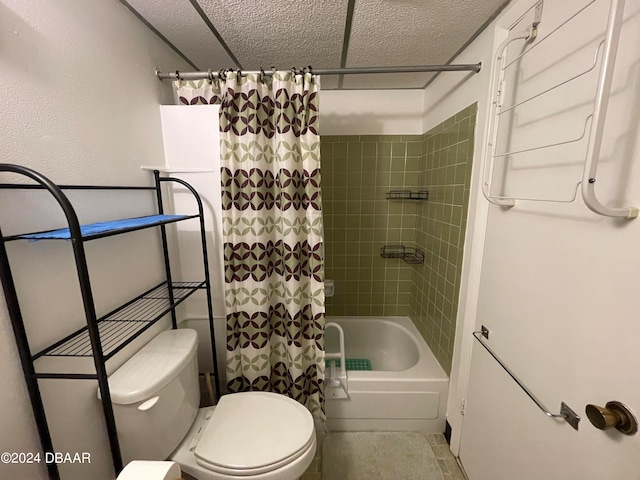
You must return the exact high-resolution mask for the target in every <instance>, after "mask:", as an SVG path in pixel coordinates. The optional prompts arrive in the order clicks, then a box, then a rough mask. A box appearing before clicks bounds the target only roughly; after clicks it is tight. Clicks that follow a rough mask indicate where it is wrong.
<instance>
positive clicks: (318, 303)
mask: <svg viewBox="0 0 640 480" xmlns="http://www.w3.org/2000/svg"><path fill="white" fill-rule="evenodd" d="M181 84H182V88H179V90H178V93H179V97H180V102H181V103H184V104H198V103H200V104H204V103H214V102H216V101H217V100H218V99H221V102H222V105H221V108H220V134H221V138H220V151H221V152H220V159H221V173H222V209H223V215H222V222H223V236H224V270H225V282H226V284H225V300H226V307H227V368H226V371H227V387H228V389H229V391H231V392H239V391H248V390H262V391H272V392H277V393H282V394H286V395H288V396H290V397H291V398H294V399H296V400H297V401H299V402H300V403H302V404H304V405H306V406H307V408H308V409H309V410H310V411H311V413H313V414H314V416H316V417H318V418H321V419H323V418H324V394H323V386H324V385H323V383H324V287H323V281H324V254H323V243H322V242H323V238H322V237H323V235H322V234H323V229H322V211H321V195H320V138H319V136H318V92H319V85H318V79H317V78H316V77H314V76H312V75H311V74H310V73H294V72H281V71H278V72H274V73H273V75H272V76H271V75H269V76H263V75H253V74H248V75H242V76H240V75H238V74H237V73H235V72H229V73H227V74H226V78H223V79H221V80H217V81H214V82H212V83H210V82H206V81H200V82H197V83H196V82H181Z"/></svg>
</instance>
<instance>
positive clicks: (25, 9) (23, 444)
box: [0, 0, 188, 479]
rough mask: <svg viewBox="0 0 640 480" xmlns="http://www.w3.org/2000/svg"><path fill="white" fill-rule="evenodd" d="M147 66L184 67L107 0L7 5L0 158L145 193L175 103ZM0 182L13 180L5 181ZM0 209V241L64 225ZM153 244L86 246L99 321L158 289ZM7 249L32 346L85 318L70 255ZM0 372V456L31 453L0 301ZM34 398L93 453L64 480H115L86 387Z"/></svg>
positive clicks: (26, 199) (58, 248)
mask: <svg viewBox="0 0 640 480" xmlns="http://www.w3.org/2000/svg"><path fill="white" fill-rule="evenodd" d="M156 67H158V68H160V69H161V70H170V69H172V68H173V69H175V68H181V69H182V68H188V66H187V65H186V64H184V62H183V61H182V60H181V59H180V58H179V57H178V56H177V55H175V54H174V53H173V52H172V51H171V50H170V49H169V48H168V47H166V46H165V45H164V44H163V43H162V42H161V41H160V40H158V39H157V38H156V37H155V36H154V35H153V34H152V33H151V32H149V31H148V30H147V29H146V27H144V26H143V25H142V24H141V23H140V22H139V21H138V20H137V19H136V18H135V17H134V16H132V15H131V13H130V12H129V11H128V10H127V9H126V8H125V7H124V6H122V5H121V4H119V3H118V2H116V1H101V0H91V1H81V2H79V1H74V0H58V1H55V2H50V1H29V2H24V1H20V0H3V1H2V2H0V71H1V72H2V73H0V89H1V90H2V92H3V94H2V96H1V100H0V102H1V103H2V109H1V112H2V121H1V122H0V158H1V159H2V161H3V162H8V163H18V164H22V165H26V166H29V167H31V168H34V169H36V170H39V171H40V172H42V173H44V174H45V175H47V176H49V177H50V178H51V179H53V180H54V181H56V182H60V183H80V184H89V183H95V184H129V185H141V184H145V185H149V184H151V181H150V175H149V174H148V173H146V172H141V171H140V170H139V165H141V164H145V163H147V164H148V163H157V162H161V161H162V158H163V148H162V136H161V129H160V119H159V114H158V104H159V103H162V102H170V101H171V92H170V91H168V89H167V87H168V85H162V84H160V82H158V81H157V80H156V78H155V76H154V74H153V72H154V69H155V68H156ZM1 180H2V181H12V182H13V181H20V180H19V178H18V177H16V176H5V175H2V178H1ZM70 196H71V198H72V201H74V203H75V204H76V206H77V207H78V209H79V212H80V216H81V219H82V220H85V221H91V220H98V219H110V218H115V217H118V216H121V215H123V214H125V213H124V212H127V213H126V215H129V214H133V215H137V214H145V213H147V212H148V211H150V210H151V209H152V207H153V202H152V201H150V200H148V201H144V200H143V199H142V197H141V196H140V195H139V194H136V195H132V196H131V195H130V196H123V197H117V198H116V197H115V196H100V195H97V194H92V195H80V194H72V195H70ZM10 197H11V198H13V199H14V200H10ZM0 205H1V206H2V207H1V208H0V224H1V225H2V228H3V232H4V233H5V234H10V233H18V232H20V231H28V230H30V229H32V228H37V229H43V228H47V227H50V226H59V225H61V223H62V216H61V215H60V213H59V209H57V208H55V207H54V206H52V201H51V200H50V199H48V198H46V197H45V196H44V195H41V194H37V193H34V192H30V193H28V194H25V193H21V192H12V193H11V194H3V196H2V198H1V200H0ZM20 205H21V206H22V208H20ZM150 243H151V244H152V245H157V235H155V234H146V233H136V234H132V235H128V236H126V237H114V238H112V239H105V240H98V241H96V242H93V243H89V244H88V245H87V252H88V258H89V264H90V265H89V266H90V269H91V273H92V283H93V286H94V291H95V292H96V303H97V306H98V312H99V314H100V313H105V312H106V311H108V310H109V309H110V308H113V307H115V306H116V305H117V304H118V303H120V302H121V301H123V300H124V299H126V298H128V297H130V296H132V294H136V293H139V292H140V291H142V289H144V288H145V287H148V286H150V284H152V283H153V282H156V281H159V280H160V277H161V269H160V263H159V259H160V257H159V256H158V255H157V254H156V253H154V252H153V248H150V247H149V246H148V245H149V244H150ZM8 249H9V255H10V259H11V261H12V266H13V269H14V275H15V280H16V283H17V285H18V289H19V295H20V298H21V304H22V307H23V313H24V316H25V319H26V320H25V323H26V324H27V329H28V332H29V334H30V337H31V338H32V339H33V350H35V351H37V350H38V348H41V347H43V346H44V345H46V344H47V342H49V341H51V340H53V339H55V338H58V337H59V336H61V334H66V333H68V332H70V331H72V330H73V329H74V328H78V327H80V326H81V325H82V322H83V315H82V308H81V304H80V301H79V293H78V290H77V280H76V279H75V276H74V272H73V264H72V258H71V255H70V251H71V249H70V247H69V245H68V244H65V243H64V242H63V243H62V244H56V245H53V244H51V243H46V244H45V243H36V244H27V243H26V242H13V243H11V244H9V245H8ZM0 365H1V367H2V375H1V377H0V405H1V406H2V408H1V409H0V432H2V434H1V435H0V451H8V452H30V451H31V452H33V451H37V450H38V449H39V440H38V437H37V433H36V430H35V424H34V421H33V419H32V414H31V410H30V408H31V407H30V403H29V400H28V397H27V394H26V388H25V386H24V380H23V377H22V371H21V368H20V364H19V360H18V356H17V352H16V348H15V345H14V340H13V333H12V331H11V327H10V322H9V318H8V316H7V311H6V307H5V303H4V302H0ZM43 383H46V384H52V383H54V382H51V381H48V382H43ZM89 384H91V385H89ZM44 388H45V390H47V391H46V393H45V396H47V398H46V401H48V402H47V403H48V405H52V404H56V405H55V406H52V408H51V410H52V412H53V413H55V414H56V416H57V418H56V419H55V421H54V422H53V423H55V424H56V425H57V426H53V429H54V430H55V432H56V433H55V438H54V444H55V445H56V447H57V448H59V449H60V450H67V451H71V452H75V451H89V452H91V453H92V460H93V462H94V463H93V465H92V466H91V467H90V468H91V470H90V473H88V471H87V470H85V469H83V468H82V467H77V466H74V467H66V468H65V469H64V470H63V473H64V472H67V473H68V472H69V471H72V474H69V475H65V476H64V477H63V478H96V479H102V478H105V479H106V478H112V472H111V468H110V463H109V462H110V459H109V461H107V460H108V455H109V454H108V447H107V446H106V443H105V440H104V437H105V433H104V430H103V428H104V427H103V421H102V420H101V418H100V417H99V415H98V416H97V417H96V414H97V413H99V410H97V409H96V408H95V405H96V404H95V394H96V384H95V382H87V383H86V384H82V382H79V383H78V382H75V383H74V382H67V381H65V382H59V383H57V384H56V385H55V386H53V388H55V389H57V390H58V391H57V392H54V391H53V388H52V387H51V386H45V387H44ZM54 397H55V398H54ZM56 399H57V400H59V401H57V402H56V401H55V400H56ZM52 412H50V413H52ZM96 437H97V440H96ZM0 477H2V478H15V479H27V478H28V479H38V478H46V471H45V468H44V465H6V464H0Z"/></svg>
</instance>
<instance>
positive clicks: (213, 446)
mask: <svg viewBox="0 0 640 480" xmlns="http://www.w3.org/2000/svg"><path fill="white" fill-rule="evenodd" d="M197 342H198V337H197V333H196V331H195V330H191V329H178V330H168V331H164V332H162V333H160V334H158V335H157V336H156V337H155V338H154V339H153V340H151V342H149V343H148V344H147V345H145V346H144V347H143V348H142V349H141V350H140V351H139V352H137V353H136V354H135V355H134V356H133V357H131V358H130V359H129V360H128V361H127V362H126V363H125V364H124V365H122V366H121V367H120V368H119V369H118V370H116V371H115V372H114V373H113V374H112V375H111V376H110V377H109V389H110V391H111V400H112V403H113V411H114V415H115V419H116V426H117V430H118V439H119V441H120V448H121V451H122V457H123V461H124V463H125V464H126V463H128V462H130V461H133V460H172V461H174V462H177V463H179V464H180V468H181V470H182V471H183V472H184V473H187V474H189V475H191V476H192V477H194V478H196V479H198V480H230V479H236V480H237V479H240V478H241V479H246V480H253V479H255V480H295V479H297V478H299V477H300V476H302V474H303V473H304V472H305V470H306V469H307V467H308V466H309V465H310V464H311V461H312V460H313V457H314V456H315V452H316V435H315V429H314V422H313V417H312V415H311V413H310V412H309V411H308V410H307V409H306V408H305V407H304V406H303V405H301V404H300V403H298V402H296V401H295V400H292V399H291V398H289V397H287V396H285V395H279V394H275V393H268V392H245V393H234V394H229V395H224V396H222V397H221V399H220V401H219V402H218V404H217V405H216V406H215V407H207V408H201V409H199V408H198V404H199V400H200V392H199V385H198V367H197V361H196V350H197ZM98 395H99V394H98Z"/></svg>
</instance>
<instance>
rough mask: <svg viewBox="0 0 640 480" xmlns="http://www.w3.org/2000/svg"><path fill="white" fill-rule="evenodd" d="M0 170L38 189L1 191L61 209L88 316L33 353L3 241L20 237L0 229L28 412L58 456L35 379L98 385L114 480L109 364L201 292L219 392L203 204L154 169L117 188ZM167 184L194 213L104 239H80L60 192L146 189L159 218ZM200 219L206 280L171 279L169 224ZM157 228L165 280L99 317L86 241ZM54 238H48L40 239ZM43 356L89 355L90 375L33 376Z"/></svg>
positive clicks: (51, 469) (0, 267)
mask: <svg viewBox="0 0 640 480" xmlns="http://www.w3.org/2000/svg"><path fill="white" fill-rule="evenodd" d="M0 172H8V173H13V174H17V175H21V176H23V177H27V178H29V179H31V180H33V181H35V182H36V183H35V184H13V183H10V184H6V183H5V184H0V189H8V190H15V189H20V190H33V189H38V190H47V191H48V192H49V193H50V194H51V195H52V196H53V197H54V199H55V200H56V201H57V203H58V205H59V206H60V208H61V209H62V211H63V212H64V215H65V217H66V220H67V226H68V229H69V241H70V243H71V246H72V248H73V255H74V260H75V266H76V271H77V275H78V281H79V286H80V294H81V296H82V303H83V307H84V314H85V319H86V323H87V325H86V327H83V328H82V329H80V330H78V331H76V332H74V333H73V334H71V335H69V336H67V337H65V338H63V339H61V340H60V341H58V342H55V343H54V344H53V345H50V346H49V347H47V348H45V349H44V350H42V351H41V352H38V353H36V354H35V355H33V354H32V353H31V348H30V346H29V341H28V338H27V333H26V330H25V326H24V319H23V317H22V311H21V309H20V303H19V300H18V294H17V291H16V286H15V283H14V281H13V275H12V272H11V267H10V263H9V257H8V254H7V250H6V245H5V244H6V242H7V241H13V240H19V239H20V238H19V236H15V235H14V236H10V237H4V236H3V235H2V231H1V230H0V280H1V281H2V289H3V293H4V296H5V299H6V302H7V307H8V312H9V318H10V320H11V325H12V328H13V332H14V336H15V340H16V345H17V347H18V353H19V356H20V362H21V365H22V370H23V374H24V377H25V382H26V385H27V390H28V393H29V398H30V400H31V405H32V410H33V414H34V418H35V421H36V426H37V429H38V434H39V436H40V442H41V445H42V450H43V452H44V453H49V452H55V449H54V448H53V441H52V438H51V432H50V430H49V424H48V422H47V417H46V414H45V409H44V404H43V401H42V396H41V394H40V388H39V385H38V380H39V379H45V378H47V379H57V378H63V379H76V380H97V382H98V388H99V390H100V398H101V402H102V410H103V414H104V419H105V424H106V428H107V434H108V437H109V445H110V448H111V457H112V461H113V467H114V470H115V472H116V475H117V474H118V473H120V471H121V470H122V468H123V464H122V455H121V451H120V443H119V441H118V434H117V429H116V422H115V417H114V413H113V405H112V403H111V394H110V392H109V383H108V378H107V370H106V361H107V360H109V359H110V358H112V357H113V356H114V355H115V354H116V353H117V352H119V351H120V350H121V349H122V348H124V347H125V346H126V345H128V344H130V343H131V342H132V341H133V340H134V339H135V338H137V337H138V336H139V335H140V334H142V333H143V332H144V331H145V330H147V329H148V328H149V327H151V325H153V324H154V323H156V322H157V321H158V320H160V319H161V318H163V317H164V316H165V315H167V314H171V323H172V328H174V329H175V328H177V320H176V313H175V308H176V307H177V305H179V304H180V303H182V302H183V301H184V300H185V299H186V298H187V297H189V296H190V295H191V294H193V293H194V292H195V291H197V290H199V289H204V290H205V292H206V296H207V308H208V317H209V333H210V340H211V349H212V354H213V369H214V372H213V373H214V382H215V387H216V391H217V392H220V385H219V375H218V363H217V358H216V348H215V334H214V325H213V306H212V297H211V281H210V275H209V262H208V254H207V245H206V234H205V226H204V210H203V204H202V200H201V199H200V196H199V195H198V193H197V192H196V190H195V189H194V188H193V187H192V186H191V185H189V184H188V183H187V182H185V181H184V180H182V179H179V178H173V177H161V176H160V172H159V171H157V170H155V171H154V172H153V175H154V186H149V187H144V186H130V187H129V186H119V185H105V186H100V185H56V184H55V183H54V182H52V181H51V180H49V179H48V178H47V177H45V176H44V175H42V174H41V173H39V172H37V171H35V170H32V169H30V168H27V167H24V166H21V165H14V164H4V163H0ZM165 182H171V183H178V184H180V185H182V186H184V187H186V188H187V190H189V191H190V192H191V194H192V195H193V197H194V199H195V201H196V204H197V208H198V214H197V215H187V216H185V217H184V218H180V219H178V220H168V221H164V222H160V223H157V222H156V223H153V224H148V225H145V226H141V227H139V228H138V227H136V228H125V229H121V230H119V231H110V232H108V233H106V234H99V235H93V236H91V235H88V236H83V235H82V231H81V226H80V223H79V221H78V217H77V214H76V212H75V209H74V208H73V206H72V204H71V202H70V201H69V199H68V198H67V196H66V195H65V194H64V192H63V190H65V189H68V190H144V191H149V192H150V193H151V192H155V194H156V200H157V210H158V214H159V215H163V214H164V207H163V199H162V188H161V187H162V184H163V183H165ZM195 218H197V219H198V220H199V223H200V237H201V243H202V256H203V269H204V281H197V282H174V281H172V278H171V268H170V264H169V247H168V241H167V233H166V224H167V223H173V222H175V221H182V220H189V219H195ZM157 227H159V228H160V233H161V237H162V250H163V261H164V265H165V275H166V280H165V281H163V282H161V283H160V284H158V285H156V286H154V287H153V288H151V289H149V290H148V291H146V292H144V293H143V294H141V295H138V296H137V297H135V298H133V299H132V300H130V301H128V302H127V303H125V304H124V305H122V306H121V307H118V308H117V309H115V310H113V311H112V312H110V313H108V314H107V315H104V316H102V317H100V318H98V316H97V314H96V310H95V305H94V301H93V298H94V297H93V291H92V288H91V281H90V276H89V270H88V267H87V260H86V255H85V249H84V242H85V241H88V240H91V239H96V238H103V237H106V236H111V235H117V234H120V233H128V232H131V231H137V230H140V229H143V228H157ZM41 241H51V240H41ZM47 356H68V357H85V358H86V357H92V358H93V363H94V366H95V370H96V373H95V374H77V373H44V372H36V369H35V366H34V361H35V360H36V359H38V358H42V357H47ZM47 470H48V474H49V478H51V480H59V479H60V472H59V469H58V466H57V464H56V463H47Z"/></svg>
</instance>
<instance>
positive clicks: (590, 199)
mask: <svg viewBox="0 0 640 480" xmlns="http://www.w3.org/2000/svg"><path fill="white" fill-rule="evenodd" d="M595 3H596V0H592V1H590V2H589V3H587V4H586V5H585V6H584V7H583V8H581V9H580V10H578V11H577V12H575V13H574V14H573V15H571V16H569V18H567V19H566V20H565V21H564V22H562V23H560V24H559V25H558V26H556V27H555V28H553V29H552V30H551V31H550V32H549V33H547V34H546V35H545V36H544V37H542V38H538V36H537V26H538V24H539V23H540V21H541V17H542V5H543V2H542V0H540V1H539V2H537V3H536V5H535V6H534V7H533V9H534V12H533V15H534V21H533V24H532V26H531V27H530V28H529V29H527V30H525V31H523V32H520V33H518V32H517V31H510V32H509V35H508V37H507V38H506V39H505V40H504V41H503V42H502V44H500V45H499V46H498V48H497V51H496V54H495V58H494V61H493V72H492V74H493V76H492V93H491V102H490V107H489V108H490V112H489V127H488V130H489V134H488V141H487V145H486V151H485V163H484V171H483V185H482V191H483V194H484V196H485V197H486V198H487V200H488V201H490V202H491V203H493V204H496V205H502V206H507V207H512V206H514V205H515V204H516V201H519V200H526V201H543V202H558V203H571V202H573V201H575V199H576V198H577V195H578V191H580V192H581V193H582V198H583V200H584V202H585V204H586V205H587V207H588V208H589V209H590V210H592V211H593V212H595V213H598V214H600V215H604V216H608V217H617V218H626V219H632V218H636V217H637V216H638V208H636V207H608V206H605V205H603V204H602V203H601V202H600V200H599V199H598V198H597V196H596V193H595V182H596V178H597V172H598V161H599V160H600V153H601V147H602V138H603V132H604V126H605V119H606V113H607V107H608V103H609V95H610V90H611V81H612V77H613V69H614V64H615V58H616V53H617V50H618V39H619V37H620V30H621V27H622V15H623V10H624V0H611V4H610V8H609V16H608V21H607V29H606V33H605V35H604V39H603V40H602V41H600V42H599V43H598V44H597V46H596V47H595V49H594V51H593V60H592V62H591V63H590V64H589V65H587V66H586V67H583V68H582V69H580V70H579V71H578V73H575V72H573V73H571V74H570V75H567V76H565V77H564V78H563V79H562V80H560V81H557V82H556V83H554V84H553V85H552V86H549V87H547V88H543V89H541V90H540V91H537V92H535V93H534V94H532V95H529V96H527V97H526V98H524V99H521V100H517V101H515V100H514V101H512V102H510V103H508V104H506V105H505V103H506V99H507V97H508V96H509V94H513V92H515V89H516V88H517V87H518V85H517V83H515V84H513V85H509V83H510V82H509V81H507V79H506V76H507V75H506V72H507V69H508V68H509V67H511V66H513V65H514V64H516V63H517V62H521V61H522V60H523V59H524V57H525V56H527V55H528V54H529V53H530V52H532V51H534V50H535V49H536V47H538V46H539V45H541V44H546V45H549V43H548V42H549V41H550V40H549V39H552V40H553V39H554V38H558V36H559V35H558V33H559V32H563V30H564V29H566V28H568V26H569V25H571V23H572V22H574V21H576V19H577V18H579V17H580V16H581V15H582V14H583V13H584V12H586V11H587V10H588V9H589V8H590V7H592V6H593V5H594V4H595ZM572 28H575V25H574V26H573V27H572ZM514 44H515V45H518V44H520V45H522V46H523V52H522V53H520V54H519V55H516V56H515V57H514V58H509V53H508V51H507V50H508V47H509V46H510V45H514ZM598 64H599V65H600V69H599V74H598V80H597V84H596V87H595V92H594V98H593V100H592V102H591V106H592V108H591V111H590V112H588V113H587V114H586V115H584V116H580V117H579V118H580V120H579V121H578V122H576V123H575V125H567V126H564V125H563V127H564V128H563V130H565V131H568V130H571V128H572V127H574V129H575V130H577V133H574V134H571V135H568V136H567V138H561V139H556V140H555V141H551V142H548V143H545V144H542V145H533V146H527V147H526V148H516V149H513V150H512V149H508V148H506V147H504V150H502V151H500V147H499V142H500V140H501V138H503V136H504V135H507V136H509V135H510V134H511V132H510V127H512V125H509V124H508V123H509V121H510V122H513V121H514V118H517V116H514V115H517V114H515V111H516V110H517V109H518V108H519V107H523V106H525V105H531V103H532V102H535V101H536V100H538V99H541V98H543V97H545V96H546V95H548V94H550V93H551V92H554V91H556V90H557V89H559V88H560V87H563V86H567V85H570V84H572V83H573V82H575V81H577V80H578V79H582V78H583V77H585V76H587V75H588V74H589V73H590V72H592V71H594V70H595V69H596V67H597V66H598ZM512 75H513V73H512ZM517 81H518V80H515V82H517ZM512 83H513V81H512ZM506 114H509V115H510V116H511V118H510V120H508V121H505V117H507V115H506ZM539 115H540V116H543V115H544V114H539ZM501 122H502V124H501ZM504 123H507V125H506V126H505V125H504ZM501 127H502V128H501ZM500 135H503V136H500ZM585 139H587V140H586V143H587V147H586V153H585V155H584V166H583V169H582V177H581V178H580V179H576V182H575V184H574V187H572V189H571V191H570V192H569V194H568V195H566V194H565V196H564V197H558V196H556V197H554V198H550V196H543V197H534V196H531V195H515V194H496V193H494V190H495V187H494V182H495V173H496V172H495V170H496V160H497V159H501V160H503V161H504V162H509V161H512V160H513V159H516V158H517V157H518V155H521V154H538V155H539V156H540V158H545V160H546V159H548V157H547V155H548V156H553V154H554V149H555V148H557V147H563V146H567V145H570V144H577V143H580V142H583V141H584V140H585ZM543 156H544V157H543ZM505 165H506V163H505ZM503 180H504V179H503Z"/></svg>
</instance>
